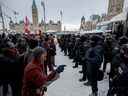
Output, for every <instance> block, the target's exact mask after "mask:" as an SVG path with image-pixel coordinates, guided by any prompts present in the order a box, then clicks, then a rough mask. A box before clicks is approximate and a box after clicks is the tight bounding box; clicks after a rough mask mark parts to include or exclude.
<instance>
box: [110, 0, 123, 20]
mask: <svg viewBox="0 0 128 96" xmlns="http://www.w3.org/2000/svg"><path fill="white" fill-rule="evenodd" d="M123 7H124V0H109V4H108V14H107V15H108V19H111V18H112V17H114V16H116V15H118V14H120V13H121V12H123Z"/></svg>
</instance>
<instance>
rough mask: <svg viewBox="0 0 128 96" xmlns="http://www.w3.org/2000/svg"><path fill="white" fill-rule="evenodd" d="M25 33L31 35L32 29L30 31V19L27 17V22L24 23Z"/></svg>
mask: <svg viewBox="0 0 128 96" xmlns="http://www.w3.org/2000/svg"><path fill="white" fill-rule="evenodd" d="M24 31H25V32H26V33H29V32H30V29H29V19H28V17H27V16H26V17H25V21H24Z"/></svg>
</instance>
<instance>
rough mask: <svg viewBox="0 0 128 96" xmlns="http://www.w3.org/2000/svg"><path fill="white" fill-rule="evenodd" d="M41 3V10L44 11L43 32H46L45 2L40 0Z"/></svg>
mask: <svg viewBox="0 0 128 96" xmlns="http://www.w3.org/2000/svg"><path fill="white" fill-rule="evenodd" d="M41 5H42V7H43V11H44V33H45V32H46V9H45V3H44V2H43V1H42V2H41Z"/></svg>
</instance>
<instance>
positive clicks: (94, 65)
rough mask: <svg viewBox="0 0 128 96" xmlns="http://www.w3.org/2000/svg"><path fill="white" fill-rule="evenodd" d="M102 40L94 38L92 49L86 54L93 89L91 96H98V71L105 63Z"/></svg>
mask: <svg viewBox="0 0 128 96" xmlns="http://www.w3.org/2000/svg"><path fill="white" fill-rule="evenodd" d="M100 40H101V38H100V37H99V36H95V35H94V36H92V38H91V41H90V43H91V47H90V48H89V49H88V51H87V53H86V64H87V77H88V80H89V82H90V83H91V87H92V95H91V96H98V94H97V93H98V87H97V81H98V70H99V68H100V66H101V63H102V62H103V47H102V46H101V45H100V43H99V42H101V41H100Z"/></svg>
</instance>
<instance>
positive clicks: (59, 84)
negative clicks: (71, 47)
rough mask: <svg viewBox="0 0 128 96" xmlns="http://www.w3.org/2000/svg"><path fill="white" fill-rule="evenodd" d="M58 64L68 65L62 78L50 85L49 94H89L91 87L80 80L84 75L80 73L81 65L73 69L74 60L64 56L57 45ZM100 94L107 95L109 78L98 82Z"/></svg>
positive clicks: (84, 95) (63, 95) (68, 95)
mask: <svg viewBox="0 0 128 96" xmlns="http://www.w3.org/2000/svg"><path fill="white" fill-rule="evenodd" d="M56 64H57V65H60V64H65V65H67V67H66V68H65V71H64V72H63V73H62V74H61V76H60V78H59V79H58V80H57V81H55V82H54V83H53V84H51V85H50V86H49V87H48V91H47V95H48V96H89V94H90V93H91V88H90V87H87V86H84V85H83V83H81V82H79V81H78V80H79V79H80V78H81V77H82V75H81V74H79V73H78V71H79V70H81V66H79V68H77V69H73V68H72V66H73V65H74V64H73V63H72V60H70V59H69V58H68V57H67V56H64V54H63V53H62V52H60V49H59V48H58V47H57V56H56ZM98 88H99V96H106V95H105V94H106V93H107V90H108V79H105V80H103V81H100V82H98Z"/></svg>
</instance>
